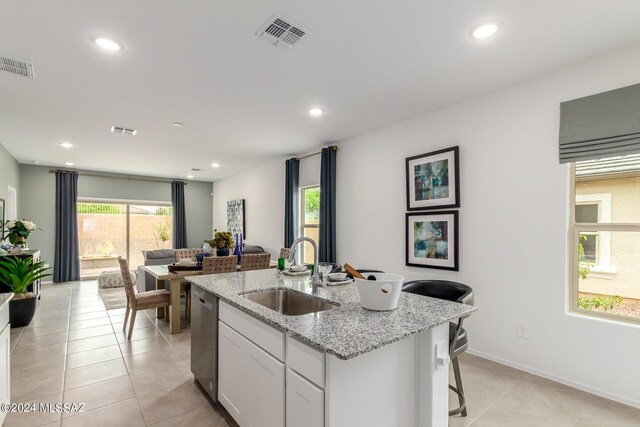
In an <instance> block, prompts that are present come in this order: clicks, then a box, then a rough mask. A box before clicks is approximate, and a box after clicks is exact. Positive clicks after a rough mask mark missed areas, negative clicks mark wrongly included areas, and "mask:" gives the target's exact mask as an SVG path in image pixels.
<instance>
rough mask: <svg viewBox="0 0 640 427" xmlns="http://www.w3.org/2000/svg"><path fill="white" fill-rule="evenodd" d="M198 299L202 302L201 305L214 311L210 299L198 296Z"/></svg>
mask: <svg viewBox="0 0 640 427" xmlns="http://www.w3.org/2000/svg"><path fill="white" fill-rule="evenodd" d="M198 301H199V302H200V304H201V305H203V306H204V307H205V308H206V309H207V310H210V311H213V304H211V303H210V302H208V301H205V300H204V299H202V298H200V297H198Z"/></svg>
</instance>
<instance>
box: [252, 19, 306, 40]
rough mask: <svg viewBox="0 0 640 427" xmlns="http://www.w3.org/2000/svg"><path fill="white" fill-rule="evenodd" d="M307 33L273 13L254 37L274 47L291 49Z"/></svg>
mask: <svg viewBox="0 0 640 427" xmlns="http://www.w3.org/2000/svg"><path fill="white" fill-rule="evenodd" d="M308 33H309V32H308V31H307V30H305V29H304V28H302V27H301V26H299V25H297V24H294V23H293V22H291V21H290V20H289V19H287V18H284V17H282V16H281V15H278V14H277V13H274V14H273V15H272V16H271V18H269V20H268V21H267V22H266V23H265V24H264V25H263V26H262V27H261V28H260V29H259V30H258V31H257V32H256V36H258V37H260V38H261V39H262V40H265V41H267V42H269V43H271V44H274V45H276V46H280V47H282V48H285V49H291V48H293V47H294V46H295V45H297V44H298V42H299V41H300V40H302V39H303V38H304V37H305V36H306V35H307V34H308Z"/></svg>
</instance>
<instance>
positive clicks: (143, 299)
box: [118, 257, 171, 340]
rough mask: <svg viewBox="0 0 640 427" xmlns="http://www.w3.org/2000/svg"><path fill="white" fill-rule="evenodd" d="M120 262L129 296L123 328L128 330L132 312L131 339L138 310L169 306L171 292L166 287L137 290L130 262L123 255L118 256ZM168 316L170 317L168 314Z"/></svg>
mask: <svg viewBox="0 0 640 427" xmlns="http://www.w3.org/2000/svg"><path fill="white" fill-rule="evenodd" d="M118 263H119V264H120V274H121V275H122V280H123V282H124V292H125V294H126V296H127V309H126V310H125V313H124V325H122V330H123V331H125V330H126V328H127V320H129V313H131V321H130V322H129V334H128V335H127V340H131V334H132V333H133V325H134V324H135V323H136V314H137V313H138V310H146V309H148V308H159V307H169V306H170V305H171V298H170V296H171V294H170V293H169V291H168V290H166V289H158V290H155V291H147V292H136V290H135V289H134V287H133V281H132V280H131V274H130V273H129V263H128V262H127V260H126V259H123V258H122V257H118ZM166 317H168V315H167V316H166Z"/></svg>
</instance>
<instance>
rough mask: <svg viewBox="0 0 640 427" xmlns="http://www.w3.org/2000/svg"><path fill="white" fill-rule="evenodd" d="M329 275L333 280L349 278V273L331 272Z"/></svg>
mask: <svg viewBox="0 0 640 427" xmlns="http://www.w3.org/2000/svg"><path fill="white" fill-rule="evenodd" d="M327 277H329V279H331V280H335V281H336V282H339V281H342V280H345V279H346V278H347V273H329V274H328V275H327Z"/></svg>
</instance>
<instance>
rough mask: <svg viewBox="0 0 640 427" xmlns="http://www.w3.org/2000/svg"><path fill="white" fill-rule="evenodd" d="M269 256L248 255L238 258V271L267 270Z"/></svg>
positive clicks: (268, 254) (265, 254)
mask: <svg viewBox="0 0 640 427" xmlns="http://www.w3.org/2000/svg"><path fill="white" fill-rule="evenodd" d="M270 262H271V254H270V253H264V254H249V255H242V258H240V271H249V270H264V269H267V268H269V263H270Z"/></svg>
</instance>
